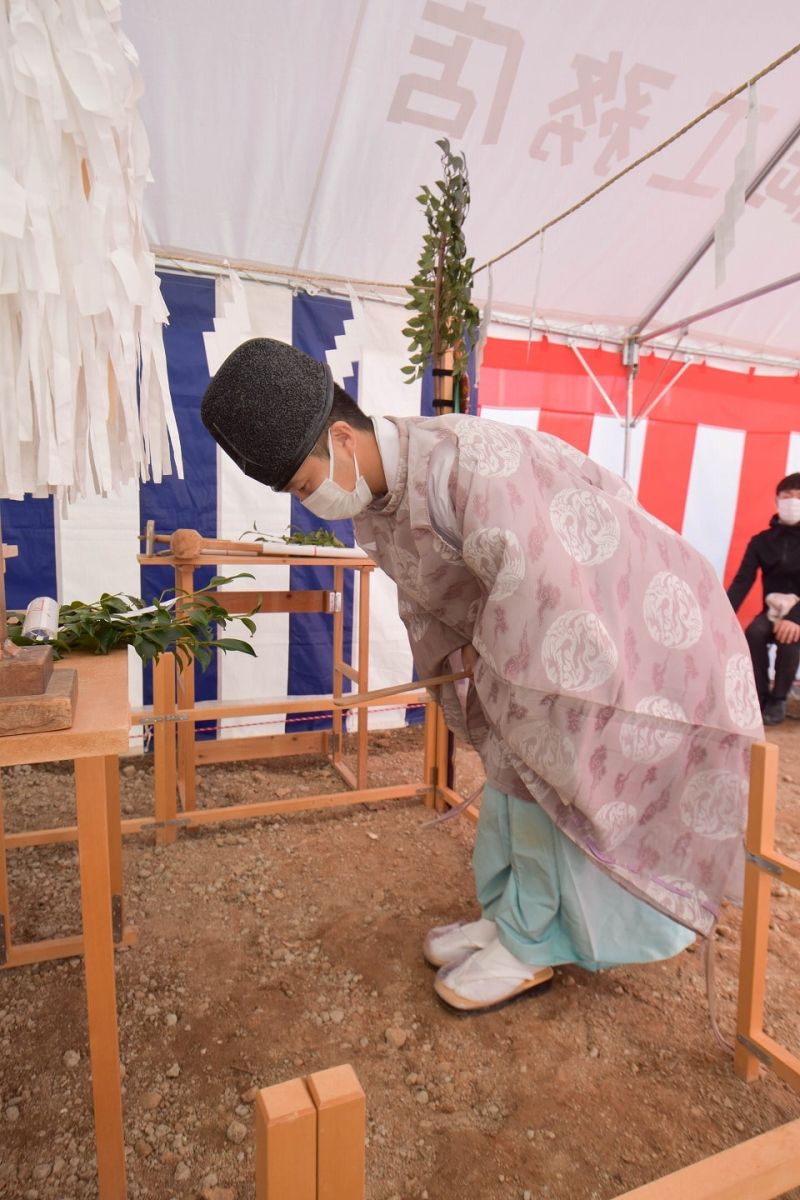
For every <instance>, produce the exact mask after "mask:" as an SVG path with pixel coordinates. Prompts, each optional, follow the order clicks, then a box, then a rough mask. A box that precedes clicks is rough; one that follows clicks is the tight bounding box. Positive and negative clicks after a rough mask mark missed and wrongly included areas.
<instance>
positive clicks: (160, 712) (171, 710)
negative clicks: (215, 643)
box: [153, 654, 193, 846]
mask: <svg viewBox="0 0 800 1200" xmlns="http://www.w3.org/2000/svg"><path fill="white" fill-rule="evenodd" d="M175 667H176V664H175V655H174V654H162V655H161V657H160V658H159V660H158V662H157V663H154V664H153V717H154V719H155V724H154V726H153V776H154V780H153V782H154V789H155V816H156V821H158V822H163V821H174V820H175V818H176V816H177V799H176V791H177V773H176V746H175V725H176V721H175V720H174V717H175V713H176V708H175ZM187 724H188V722H187ZM192 728H193V726H192ZM176 836H177V828H176V826H175V825H174V824H173V825H166V826H162V827H161V828H156V845H157V846H167V845H171V844H172V842H174V841H175V838H176Z"/></svg>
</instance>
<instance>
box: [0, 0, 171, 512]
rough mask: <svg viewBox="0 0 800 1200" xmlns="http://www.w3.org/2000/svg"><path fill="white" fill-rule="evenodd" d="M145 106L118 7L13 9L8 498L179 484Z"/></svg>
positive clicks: (6, 74) (3, 187)
mask: <svg viewBox="0 0 800 1200" xmlns="http://www.w3.org/2000/svg"><path fill="white" fill-rule="evenodd" d="M140 94H141V80H140V77H139V72H138V59H137V55H136V52H135V50H134V48H133V47H132V46H131V44H130V42H129V41H128V39H127V38H126V37H125V34H124V33H123V31H122V26H121V15H120V5H119V4H118V3H115V2H114V0H61V2H60V3H59V4H40V3H34V2H32V0H30V2H26V0H8V2H7V3H6V4H5V5H4V6H3V12H2V15H0V130H2V136H0V496H7V497H11V498H21V497H22V496H23V494H24V493H26V492H31V493H33V494H34V495H37V496H42V495H47V494H48V493H55V494H57V495H58V496H59V497H61V498H62V499H64V498H70V499H72V498H74V497H75V496H85V495H88V494H93V493H100V494H108V493H110V492H113V491H115V490H116V489H117V488H118V487H119V486H120V485H122V484H123V483H126V482H128V481H130V480H132V479H135V478H137V477H138V478H141V479H146V478H147V475H148V468H149V469H150V472H151V473H152V477H153V479H155V480H156V481H159V480H160V479H161V477H162V476H163V475H165V474H169V473H170V472H171V470H172V463H171V458H170V452H171V453H172V456H174V459H175V465H176V468H177V470H178V473H179V474H182V464H181V458H180V445H179V441H178V430H177V426H176V423H175V418H174V415H173V411H172V403H171V400H170V394H169V384H168V380H167V368H166V358H165V355H164V344H163V336H162V334H163V328H162V327H163V324H164V322H166V320H167V310H166V307H165V305H164V301H163V299H162V296H161V291H160V288H159V282H158V277H157V276H156V273H155V259H154V257H153V255H152V254H151V253H150V250H149V248H148V244H147V239H146V238H145V235H144V229H143V223H142V200H143V194H144V187H145V184H146V182H147V181H148V178H149V172H148V163H149V147H148V142H147V136H146V134H145V131H144V126H143V124H142V121H141V119H140V117H139V114H138V111H137V107H136V104H137V100H138V97H139V95H140Z"/></svg>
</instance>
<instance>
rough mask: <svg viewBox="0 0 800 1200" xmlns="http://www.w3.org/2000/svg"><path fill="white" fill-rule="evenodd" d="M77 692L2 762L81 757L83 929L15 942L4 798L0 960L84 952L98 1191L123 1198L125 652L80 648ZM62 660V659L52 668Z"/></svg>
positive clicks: (103, 1196)
mask: <svg viewBox="0 0 800 1200" xmlns="http://www.w3.org/2000/svg"><path fill="white" fill-rule="evenodd" d="M66 666H68V668H69V669H72V670H77V672H78V701H77V707H76V713H75V719H74V722H73V724H72V726H71V728H69V729H61V730H57V731H55V732H49V733H25V734H18V735H12V736H8V737H0V767H10V766H16V765H18V764H20V763H42V762H57V761H59V760H62V759H70V758H71V759H74V761H75V799H76V806H77V814H78V824H77V840H78V856H79V863H80V887H81V916H82V928H83V932H82V936H80V937H69V938H53V939H50V940H48V941H41V942H28V943H26V944H23V945H15V944H14V942H13V940H12V936H11V914H10V911H9V901H8V882H7V876H6V859H5V846H6V844H7V839H6V840H5V841H4V839H3V825H2V808H1V807H0V921H2V926H3V930H2V940H1V941H0V957H1V958H2V961H0V966H2V967H3V968H9V967H19V966H25V965H28V964H30V963H36V962H42V961H45V960H47V959H54V958H61V957H65V956H70V957H71V956H73V955H76V954H80V953H83V957H84V970H85V975H86V1007H87V1012H88V1023H89V1052H90V1058H91V1072H92V1096H93V1101H94V1117H95V1138H96V1144H97V1173H98V1178H99V1186H100V1200H124V1197H125V1196H126V1195H127V1191H126V1186H125V1153H124V1142H123V1134H122V1094H121V1090H120V1065H119V1039H118V1033H117V1007H116V984H115V979H114V944H115V942H116V943H117V944H121V943H127V944H130V943H131V942H132V941H133V940H135V935H134V933H133V931H132V930H126V929H125V928H124V922H123V911H122V843H121V838H120V810H119V786H118V758H119V755H120V754H123V753H125V752H126V751H127V750H128V733H129V729H130V709H129V706H128V658H127V654H126V653H124V652H117V653H114V654H111V655H109V656H108V657H102V658H101V657H95V656H94V655H83V654H76V655H73V656H71V657H70V659H69V660H68V664H65V667H66ZM62 669H65V668H63V667H62V666H61V664H56V666H55V670H56V671H58V670H62Z"/></svg>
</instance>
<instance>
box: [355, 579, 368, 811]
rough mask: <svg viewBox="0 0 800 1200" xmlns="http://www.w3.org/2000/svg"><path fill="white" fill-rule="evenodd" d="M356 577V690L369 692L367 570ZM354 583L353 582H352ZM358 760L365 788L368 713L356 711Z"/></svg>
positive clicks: (357, 773) (358, 775)
mask: <svg viewBox="0 0 800 1200" xmlns="http://www.w3.org/2000/svg"><path fill="white" fill-rule="evenodd" d="M355 574H357V575H358V690H359V691H360V692H367V691H369V577H370V572H369V571H368V570H364V568H362V569H361V570H359V571H357V572H355ZM354 583H355V580H354ZM357 720H358V743H357V745H358V758H357V763H356V779H357V780H358V786H359V788H365V787H366V786H367V755H368V753H369V752H368V748H367V738H368V734H369V711H368V710H367V709H366V708H359V710H358V718H357Z"/></svg>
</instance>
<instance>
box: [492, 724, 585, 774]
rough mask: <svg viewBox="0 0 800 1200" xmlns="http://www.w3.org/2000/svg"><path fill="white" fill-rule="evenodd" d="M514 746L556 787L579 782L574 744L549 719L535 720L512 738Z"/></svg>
mask: <svg viewBox="0 0 800 1200" xmlns="http://www.w3.org/2000/svg"><path fill="white" fill-rule="evenodd" d="M509 745H510V746H511V749H512V750H513V751H514V752H515V753H516V754H518V755H519V757H520V758H521V759H522V761H523V762H524V763H525V765H526V766H527V767H529V768H530V769H532V770H533V771H535V772H536V774H537V775H538V776H540V777H541V779H543V780H544V782H545V783H549V784H550V785H551V786H552V787H555V788H560V787H566V786H568V785H569V784H571V783H574V781H575V768H576V756H575V748H574V747H573V745H572V743H571V742H570V741H568V740H567V739H566V738H565V737H562V735H561V734H560V733H559V732H558V730H557V729H556V728H555V727H554V726H553V725H551V724H550V722H549V721H533V722H531V723H530V724H528V725H525V726H523V727H522V728H521V729H520V731H519V732H518V733H517V734H516V736H514V735H512V736H511V737H509Z"/></svg>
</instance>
